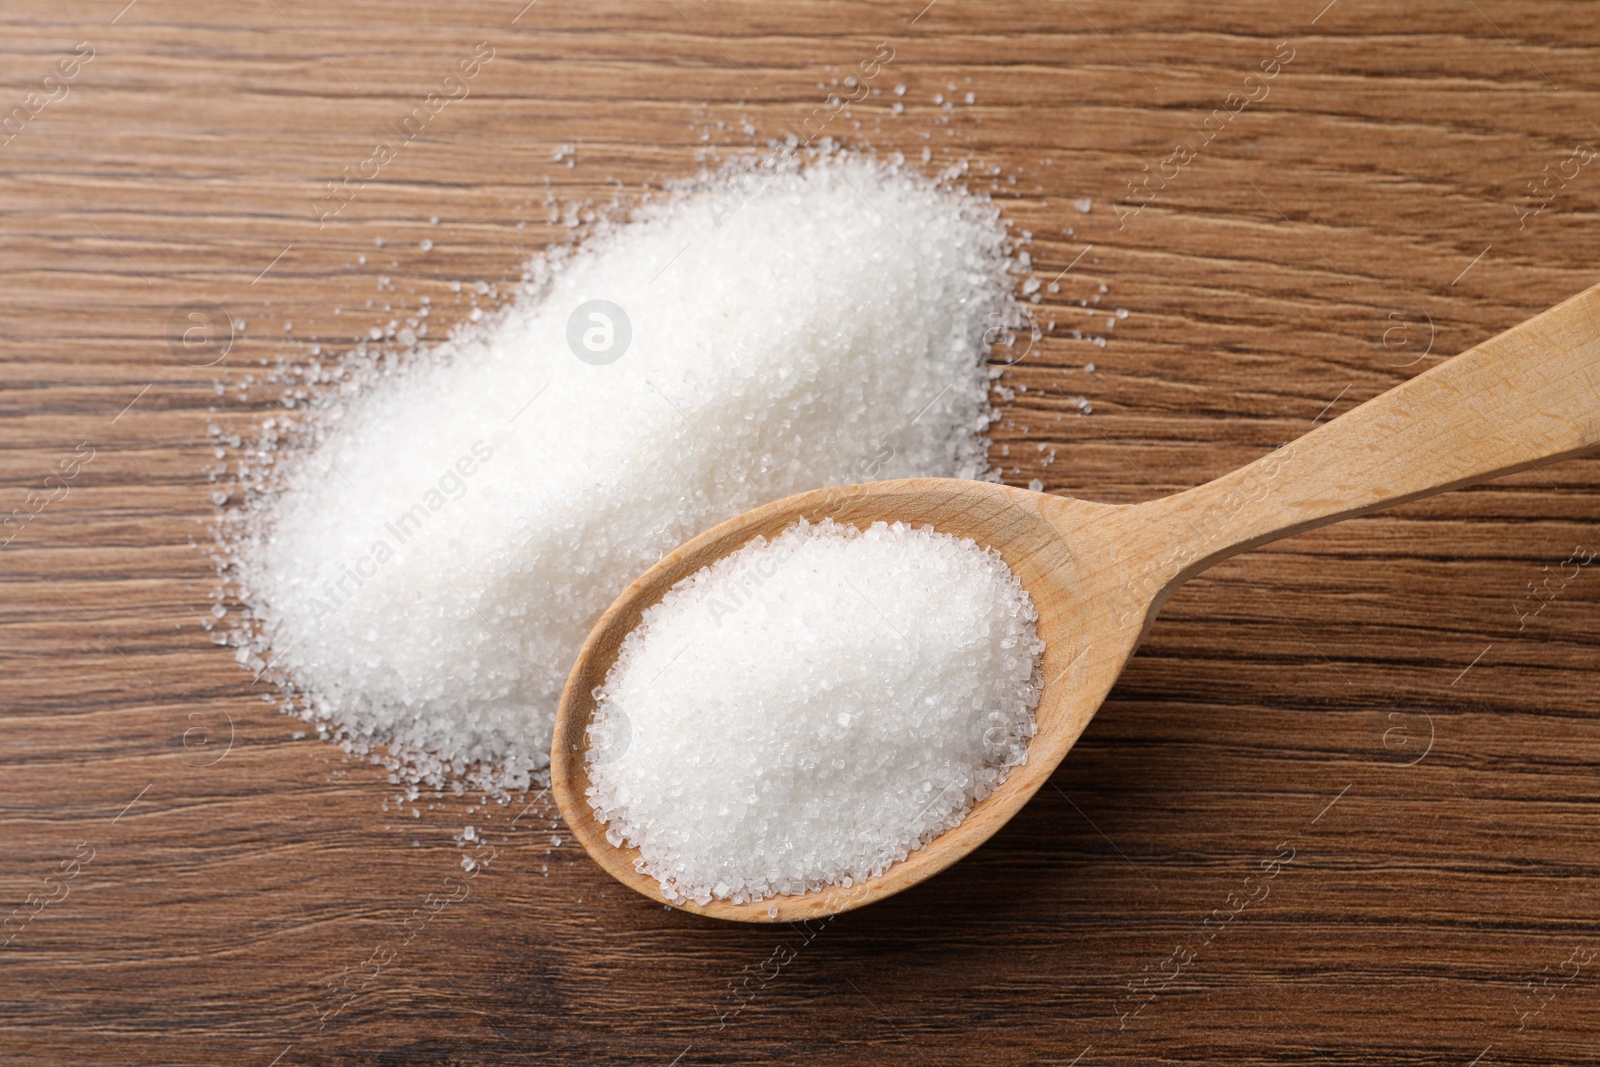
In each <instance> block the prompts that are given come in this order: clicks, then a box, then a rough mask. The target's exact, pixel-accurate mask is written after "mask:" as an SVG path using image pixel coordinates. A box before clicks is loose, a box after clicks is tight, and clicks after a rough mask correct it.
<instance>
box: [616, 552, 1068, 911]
mask: <svg viewBox="0 0 1600 1067" xmlns="http://www.w3.org/2000/svg"><path fill="white" fill-rule="evenodd" d="M1036 619H1037V614H1036V613H1035V611H1034V607H1033V603H1032V601H1031V600H1029V598H1028V594H1027V593H1026V591H1024V590H1023V588H1022V585H1021V584H1020V583H1019V582H1018V581H1017V579H1016V577H1015V576H1014V575H1012V573H1011V571H1010V570H1008V569H1007V567H1006V565H1005V563H1004V562H1003V561H1002V560H1001V559H1000V556H999V554H998V553H996V552H994V551H992V550H986V549H982V548H979V547H978V546H977V545H976V544H974V543H973V542H972V541H969V540H963V539H960V538H956V537H953V536H951V535H949V534H942V533H937V532H935V531H933V530H931V529H928V528H917V527H911V526H907V525H905V524H902V523H896V524H894V525H886V524H885V523H881V522H880V523H876V524H874V525H873V526H872V527H871V528H869V529H868V530H866V531H864V532H863V531H860V530H858V529H856V528H855V527H853V526H844V525H836V524H834V523H833V522H831V521H827V520H825V521H824V522H823V523H821V524H820V525H815V526H811V525H806V524H805V523H804V522H802V523H801V524H799V525H797V526H794V527H791V528H790V529H788V530H787V531H785V532H784V533H783V534H781V535H780V536H779V537H777V538H776V539H775V540H773V541H771V542H768V541H766V540H765V539H757V540H756V541H754V542H752V543H750V544H748V545H746V546H745V547H744V548H742V549H741V550H739V551H738V552H736V553H734V554H733V555H731V556H728V557H726V558H725V559H721V560H718V561H717V562H716V563H714V564H712V565H711V566H709V567H707V568H705V569H704V570H702V571H700V572H698V573H697V574H693V575H690V576H689V577H688V578H686V579H684V580H683V581H681V582H679V583H678V584H677V585H675V586H673V587H672V589H670V590H669V591H668V592H667V594H666V595H665V596H664V597H663V598H662V600H661V601H660V603H658V604H656V605H655V606H653V607H652V608H650V609H648V610H647V611H646V612H645V614H644V618H643V620H642V621H641V623H640V624H639V626H638V627H637V628H636V629H635V630H634V631H633V632H632V633H630V634H629V635H628V637H627V638H626V639H625V640H624V642H623V645H622V648H621V650H620V652H619V655H618V659H617V662H616V665H615V666H614V667H613V668H612V670H611V672H610V674H609V675H608V676H607V677H606V682H605V685H604V686H603V687H602V688H601V690H600V692H599V698H600V699H599V706H598V708H597V710H596V713H595V718H594V721H593V723H592V724H591V727H590V750H589V753H588V759H589V775H590V781H591V782H592V783H593V784H592V785H591V786H590V788H589V794H588V795H589V798H590V802H591V804H592V805H593V807H594V809H595V812H596V813H597V814H598V815H599V816H600V817H601V818H602V819H604V820H605V821H606V822H607V823H608V824H609V825H608V826H607V829H606V837H607V839H608V840H609V841H610V842H611V843H612V844H613V845H617V844H621V843H622V842H623V841H624V840H626V841H627V842H629V843H631V844H634V845H636V846H638V848H639V852H640V859H639V860H638V861H636V865H637V866H638V868H639V869H640V870H641V871H643V872H645V873H647V874H650V875H652V876H653V877H655V878H657V879H658V880H659V881H660V882H661V887H662V891H663V893H664V894H665V895H666V896H667V898H668V899H685V898H687V899H690V900H695V901H698V902H700V903H705V902H706V901H708V900H711V899H712V898H713V897H715V898H717V899H724V900H732V901H734V902H736V903H742V902H745V901H751V900H761V899H764V898H766V897H769V896H772V895H774V894H779V893H801V892H807V891H811V890H815V889H819V888H821V887H822V886H824V885H843V886H846V887H848V886H850V885H852V884H853V883H854V882H857V881H860V880H861V879H863V878H866V877H869V876H875V875H878V874H881V873H882V872H883V871H884V870H885V869H886V868H887V867H888V866H889V865H890V864H892V863H895V862H897V861H899V860H903V859H905V858H906V856H907V854H908V853H910V852H911V851H912V850H913V849H916V848H918V847H920V846H921V845H923V844H926V843H927V842H928V841H930V840H931V839H932V838H934V837H935V836H936V835H938V834H939V833H940V832H942V831H943V830H946V829H948V828H950V827H952V826H955V825H957V824H958V823H960V822H961V820H962V818H963V817H964V816H965V814H966V813H967V811H968V810H969V809H970V808H971V806H972V804H973V803H974V802H975V801H977V800H980V799H982V798H983V797H985V796H988V795H989V794H990V793H991V792H993V791H994V789H995V788H996V787H997V786H998V785H999V784H1000V783H1001V782H1002V781H1004V779H1005V777H1006V774H1007V772H1008V771H1009V770H1010V769H1011V768H1012V767H1015V766H1018V765H1019V764H1021V763H1023V762H1024V761H1025V760H1026V757H1027V744H1028V739H1029V738H1030V737H1032V736H1033V732H1034V721H1033V708H1034V706H1035V705H1036V704H1037V703H1038V700H1039V689H1040V676H1039V655H1040V653H1041V651H1042V650H1043V648H1044V645H1043V642H1041V641H1040V640H1039V637H1038V634H1037V632H1036V630H1035V626H1034V624H1035V621H1036Z"/></svg>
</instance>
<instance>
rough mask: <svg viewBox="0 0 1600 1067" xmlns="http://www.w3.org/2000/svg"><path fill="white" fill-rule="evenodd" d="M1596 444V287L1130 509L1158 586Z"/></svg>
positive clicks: (1599, 362) (1599, 412)
mask: <svg viewBox="0 0 1600 1067" xmlns="http://www.w3.org/2000/svg"><path fill="white" fill-rule="evenodd" d="M1597 445H1600V286H1596V287H1595V288H1593V289H1588V290H1586V291H1584V292H1582V293H1579V294H1578V295H1577V296H1575V297H1572V298H1571V299H1570V300H1567V301H1566V302H1564V303H1562V304H1560V305H1559V306H1557V307H1554V308H1552V309H1550V310H1549V311H1546V312H1544V313H1543V314H1541V315H1538V316H1536V317H1534V318H1532V319H1529V320H1528V321H1527V322H1524V323H1522V324H1521V325H1520V326H1516V327H1513V328H1512V329H1509V330H1507V331H1506V332H1505V333H1502V334H1500V335H1499V336H1497V337H1493V338H1491V339H1489V340H1487V341H1485V342H1483V343H1482V344H1480V345H1478V346H1477V347H1475V348H1470V349H1468V350H1467V351H1465V352H1463V353H1461V354H1460V355H1458V356H1456V357H1455V358H1453V359H1449V360H1446V361H1445V362H1444V363H1441V364H1439V365H1438V366H1436V367H1434V368H1432V369H1431V370H1428V371H1426V372H1425V373H1423V374H1419V375H1417V376H1416V377H1415V378H1412V379H1411V380H1410V381H1407V382H1405V383H1404V384H1402V385H1398V386H1396V387H1395V388H1393V389H1390V390H1389V391H1388V392H1386V393H1383V394H1382V395H1380V396H1377V397H1375V398H1373V399H1372V400H1369V401H1367V402H1366V403H1365V404H1362V405H1361V406H1360V407H1357V408H1355V409H1353V410H1351V411H1349V412H1347V413H1345V414H1344V415H1341V416H1339V417H1338V418H1336V419H1334V420H1333V421H1331V422H1329V423H1326V424H1324V425H1322V426H1319V427H1318V428H1317V429H1315V430H1312V431H1311V432H1310V433H1308V434H1306V435H1305V436H1304V437H1301V438H1300V439H1299V440H1296V441H1293V442H1291V443H1289V444H1287V445H1284V446H1283V447H1282V448H1279V449H1278V450H1277V451H1276V452H1273V453H1271V454H1270V455H1267V456H1264V457H1262V458H1261V459H1258V460H1256V461H1255V462H1254V463H1251V464H1249V465H1248V466H1245V467H1241V468H1240V469H1238V470H1236V471H1234V472H1232V473H1230V474H1226V475H1223V476H1222V477H1221V478H1218V479H1216V480H1215V481H1212V482H1208V483H1206V484H1205V485H1202V486H1199V487H1197V488H1194V489H1190V490H1188V491H1186V492H1183V493H1178V494H1176V495H1174V496H1170V497H1167V498H1165V499H1163V500H1156V501H1151V502H1150V503H1149V504H1146V505H1141V507H1142V508H1149V509H1151V510H1150V511H1149V512H1146V514H1147V515H1150V516H1151V517H1152V518H1157V517H1159V518H1165V519H1167V520H1168V521H1169V522H1170V523H1171V524H1172V525H1171V526H1168V527H1167V528H1168V529H1170V530H1171V531H1172V532H1173V533H1174V534H1175V535H1176V536H1175V538H1174V540H1176V541H1178V542H1180V543H1181V545H1182V548H1180V550H1179V552H1178V554H1177V555H1176V556H1175V557H1174V558H1172V559H1171V560H1170V563H1171V565H1172V566H1171V570H1170V571H1169V574H1170V578H1171V579H1172V580H1171V581H1170V582H1169V585H1168V588H1169V589H1170V588H1173V587H1175V586H1176V585H1177V584H1178V583H1179V582H1181V581H1182V580H1183V579H1186V578H1189V577H1191V576H1192V575H1194V574H1197V573H1199V572H1200V571H1202V570H1204V569H1205V568H1206V567H1209V566H1210V565H1211V564H1213V563H1215V562H1217V561H1218V560H1221V559H1225V558H1227V557H1228V556H1231V555H1233V554H1234V553H1236V552H1242V551H1244V550H1245V549H1248V548H1253V547H1255V546H1257V545H1261V544H1265V543H1266V542H1268V541H1274V540H1277V539H1278V538H1280V537H1287V536H1288V535H1290V534H1295V533H1299V532H1301V531H1302V530H1310V529H1314V528H1315V527H1318V526H1325V525H1327V524H1328V523H1332V522H1338V521H1339V520H1340V519H1346V518H1349V517H1350V516H1352V515H1361V514H1364V513H1366V512H1369V511H1376V510H1378V509H1379V508H1386V507H1388V506H1390V505H1391V504H1399V503H1402V502H1404V501H1407V500H1415V499H1417V498H1418V497H1424V496H1429V495H1431V494H1433V493H1442V492H1444V491H1445V490H1448V489H1455V488H1458V487H1460V486H1464V485H1471V484H1473V483H1474V482H1481V481H1486V480H1488V479H1490V478H1495V477H1498V476H1499V475H1502V474H1509V473H1511V472H1512V471H1517V470H1522V469H1524V468H1527V467H1532V466H1536V465H1537V464H1541V463H1544V462H1547V461H1548V462H1553V461H1555V460H1560V459H1565V458H1567V457H1568V456H1572V455H1575V454H1577V453H1580V452H1583V451H1586V450H1588V449H1590V448H1594V447H1595V446H1597Z"/></svg>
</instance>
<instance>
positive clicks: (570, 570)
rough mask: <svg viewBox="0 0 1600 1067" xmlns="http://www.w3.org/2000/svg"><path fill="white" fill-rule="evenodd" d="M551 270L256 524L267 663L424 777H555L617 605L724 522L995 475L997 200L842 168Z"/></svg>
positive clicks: (261, 664) (341, 405)
mask: <svg viewBox="0 0 1600 1067" xmlns="http://www.w3.org/2000/svg"><path fill="white" fill-rule="evenodd" d="M546 267H547V268H548V272H547V274H548V277H547V278H546V280H545V281H544V282H543V283H542V284H540V285H538V286H533V285H531V284H530V285H529V286H528V287H527V288H526V289H525V290H524V291H523V292H521V293H520V295H519V296H518V297H517V299H516V300H515V301H514V302H512V303H511V304H510V305H508V306H507V307H505V308H503V309H502V310H501V311H500V312H498V313H496V314H494V315H491V316H488V317H487V318H485V319H484V320H483V321H481V322H478V323H475V324H469V325H468V326H467V327H465V328H464V329H462V330H461V331H459V332H457V333H456V334H455V335H454V336H452V337H451V339H450V340H449V341H448V342H445V343H442V344H440V345H438V346H437V347H435V348H434V349H432V350H431V351H426V352H417V353H412V354H411V355H410V357H409V358H407V359H406V360H403V361H397V360H391V361H388V362H387V363H385V364H380V369H382V373H376V374H374V375H373V376H372V377H374V378H375V379H376V380H375V381H368V382H366V383H364V384H363V385H362V386H361V387H360V388H358V389H343V390H341V391H340V395H339V396H336V397H334V398H332V399H330V400H327V401H325V402H323V403H321V404H320V405H319V406H317V407H315V408H314V409H313V410H312V412H311V415H310V418H309V419H307V420H306V421H305V423H304V424H303V425H302V428H301V432H302V434H303V437H304V440H303V442H302V443H303V444H304V445H305V446H306V447H304V448H302V449H301V450H300V451H299V452H297V453H296V454H295V455H296V456H298V458H296V459H293V460H284V461H280V466H279V476H278V477H277V478H276V479H275V481H274V482H273V487H272V488H271V489H270V490H267V491H264V492H260V493H257V494H256V495H255V496H254V497H253V498H252V500H251V502H250V503H249V505H248V507H247V509H246V510H245V511H244V512H243V514H242V517H241V518H239V519H238V520H237V521H235V522H234V523H233V524H232V525H233V527H234V528H236V529H237V530H239V531H240V532H238V533H230V534H228V540H229V545H228V547H229V552H230V555H231V557H232V558H231V563H232V565H233V567H234V575H235V577H236V579H237V586H238V589H239V592H240V594H241V596H242V598H243V599H244V600H245V601H246V603H247V604H248V606H249V609H250V618H251V627H250V629H249V631H248V633H247V634H246V635H245V636H244V637H243V638H241V640H243V641H244V645H243V647H241V648H240V649H239V653H238V654H239V659H240V661H241V662H242V663H245V664H246V665H247V666H249V667H251V668H252V669H255V670H258V671H259V670H261V669H263V668H267V669H268V674H269V677H272V678H274V679H275V680H277V681H279V682H280V683H282V684H284V685H285V686H286V687H287V688H289V689H290V690H291V691H292V692H294V693H296V694H298V696H299V697H300V700H301V704H302V710H301V711H300V714H302V715H303V716H304V717H306V718H307V719H308V720H313V721H321V722H324V723H326V724H328V729H329V730H330V731H331V732H332V733H333V734H334V735H335V736H336V737H339V738H341V739H343V740H344V741H345V743H346V745H347V747H349V746H350V745H352V744H355V745H356V746H358V747H361V748H363V749H365V747H366V746H368V745H370V744H373V743H378V742H382V743H384V744H386V745H387V746H388V747H389V749H390V751H391V752H392V753H396V754H398V758H399V760H400V761H401V763H400V765H399V767H398V769H400V770H401V771H402V773H404V774H405V775H406V776H407V777H409V778H411V779H412V780H422V781H426V782H432V783H439V782H441V781H445V780H450V779H454V780H457V781H460V780H461V779H463V778H466V779H468V780H469V781H471V782H474V783H477V784H481V785H488V786H489V787H490V788H494V789H512V790H517V789H523V788H526V787H527V785H528V783H529V781H530V780H531V779H533V778H534V777H536V776H537V775H539V774H540V773H541V772H542V770H543V768H545V767H546V766H547V765H548V762H549V751H548V748H549V741H550V731H551V727H552V725H553V721H554V714H555V709H556V703H557V700H558V697H559V695H560V691H561V687H562V684H563V682H564V680H565V678H566V675H567V672H568V669H569V668H570V666H571V664H572V661H573V659H574V658H575V656H576V654H577V651H578V649H579V647H580V646H581V644H582V641H583V638H584V636H585V635H586V633H587V632H588V630H589V628H590V627H591V626H592V625H593V623H594V621H595V620H596V618H598V616H599V613H600V612H601V611H602V610H604V608H605V607H606V605H607V604H608V603H610V601H611V600H612V599H613V598H615V597H616V596H617V595H618V594H619V593H620V592H621V591H622V590H623V589H624V588H625V587H626V585H627V583H628V582H629V581H631V580H632V579H633V578H634V577H636V576H637V575H638V574H640V573H641V572H642V571H644V570H645V569H646V568H648V567H649V566H650V565H651V564H652V563H654V562H655V561H656V560H657V559H658V558H659V557H660V556H661V555H662V554H663V553H665V552H667V551H669V550H670V549H672V548H673V547H675V546H676V545H678V544H680V543H681V542H682V541H684V540H686V539H687V538H688V537H690V536H692V535H693V534H695V533H697V532H698V531H700V530H702V529H704V528H706V527H707V526H710V525H712V524H714V523H716V522H718V521H721V520H722V519H725V518H728V517H730V516H732V515H735V514H737V513H739V512H741V511H744V510H747V509H749V508H751V507H753V506H755V505H757V504H761V503H763V502H765V501H769V500H772V499H775V498H778V497H781V496H785V495H787V494H790V493H794V492H798V491H801V490H805V489H811V488H815V487H817V486H821V485H828V484H842V483H850V482H859V481H868V480H872V479H876V478H897V477H909V476H916V475H928V476H952V477H968V478H972V477H989V476H990V474H989V472H988V470H987V464H986V459H985V449H984V445H985V442H984V440H983V438H982V433H983V431H984V428H985V427H986V426H987V424H988V423H989V421H990V420H991V418H992V414H991V410H990V408H989V405H988V398H987V390H988V383H989V379H990V376H991V375H990V372H989V370H988V369H987V368H986V367H985V365H984V361H985V357H986V356H987V351H988V349H987V344H986V342H987V341H988V340H992V339H993V337H994V336H995V333H994V332H991V331H994V330H995V329H996V325H997V323H1004V324H1010V323H1014V322H1015V315H1016V304H1015V303H1014V302H1013V300H1012V298H1011V291H1012V287H1013V283H1014V278H1013V276H1012V271H1013V265H1012V263H1011V262H1010V261H1009V260H1008V248H1007V240H1006V236H1005V229H1004V226H1003V225H1002V223H1001V221H1000V218H999V213H998V210H997V209H996V208H995V206H994V205H993V204H992V203H991V202H989V201H988V200H986V199H984V198H982V197H978V196H973V195H969V194H967V193H966V192H965V191H963V190H961V189H958V188H951V187H948V186H942V185H939V184H936V183H934V182H931V181H929V180H927V179H926V178H923V177H922V176H920V175H918V174H916V173H914V172H911V171H908V170H906V169H905V168H903V167H898V166H895V165H892V164H886V163H880V162H877V161H875V160H871V159H867V158H862V157H857V156H851V155H849V154H845V153H837V152H835V153H831V154H828V155H824V156H822V157H820V158H818V159H815V160H812V161H811V162H809V163H807V164H801V163H799V162H797V161H791V162H790V163H788V164H786V165H782V166H778V167H775V168H771V169H768V170H758V171H756V172H754V173H749V172H724V173H722V174H720V175H717V176H713V177H710V178H708V179H705V180H703V181H702V182H701V183H699V185H698V186H697V187H696V188H694V189H690V190H687V191H680V192H679V193H677V194H675V195H673V196H671V197H669V198H667V199H666V200H664V201H662V202H657V203H654V204H651V205H647V206H645V207H644V208H642V209H640V211H639V212H638V214H637V216H636V217H635V218H634V219H633V220H632V221H630V222H629V223H627V224H626V225H618V226H615V227H612V228H610V229H608V230H605V231H603V232H601V233H599V234H598V235H597V236H595V237H594V238H593V239H591V240H590V241H589V242H587V243H586V244H584V245H583V246H581V247H579V248H578V249H576V250H575V251H574V252H572V253H571V254H568V255H566V256H564V257H560V258H559V259H553V260H551V261H550V262H548V263H547V264H546ZM540 273H546V272H544V271H541V272H540ZM594 301H607V302H609V306H605V305H594V304H593V303H592V302H594ZM596 306H599V307H600V310H601V311H602V313H603V314H604V315H605V317H606V321H601V320H596V319H594V318H592V312H593V310H594V309H595V307H596ZM618 309H619V310H620V312H621V315H620V316H619V315H618V314H617V310H618ZM622 316H625V317H626V326H624V325H623V324H622V322H621V317H622ZM591 330H597V331H599V332H596V333H591V332H589V331H591ZM986 334H987V336H986ZM619 339H620V340H619ZM608 346H609V347H610V348H611V351H610V352H601V353H600V354H598V355H596V354H595V353H594V352H593V349H594V348H595V347H598V348H601V349H605V348H606V347H608ZM585 348H588V349H589V351H585V350H584V349H585ZM619 349H620V353H619V351H618V350H619ZM613 357H615V358H613ZM606 360H611V361H609V362H607V361H606ZM396 367H397V368H398V369H392V368H396ZM283 421H284V420H282V419H281V417H280V419H279V422H280V424H281V423H282V422H283ZM261 454H263V455H265V454H266V452H265V448H263V451H262V453H261Z"/></svg>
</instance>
